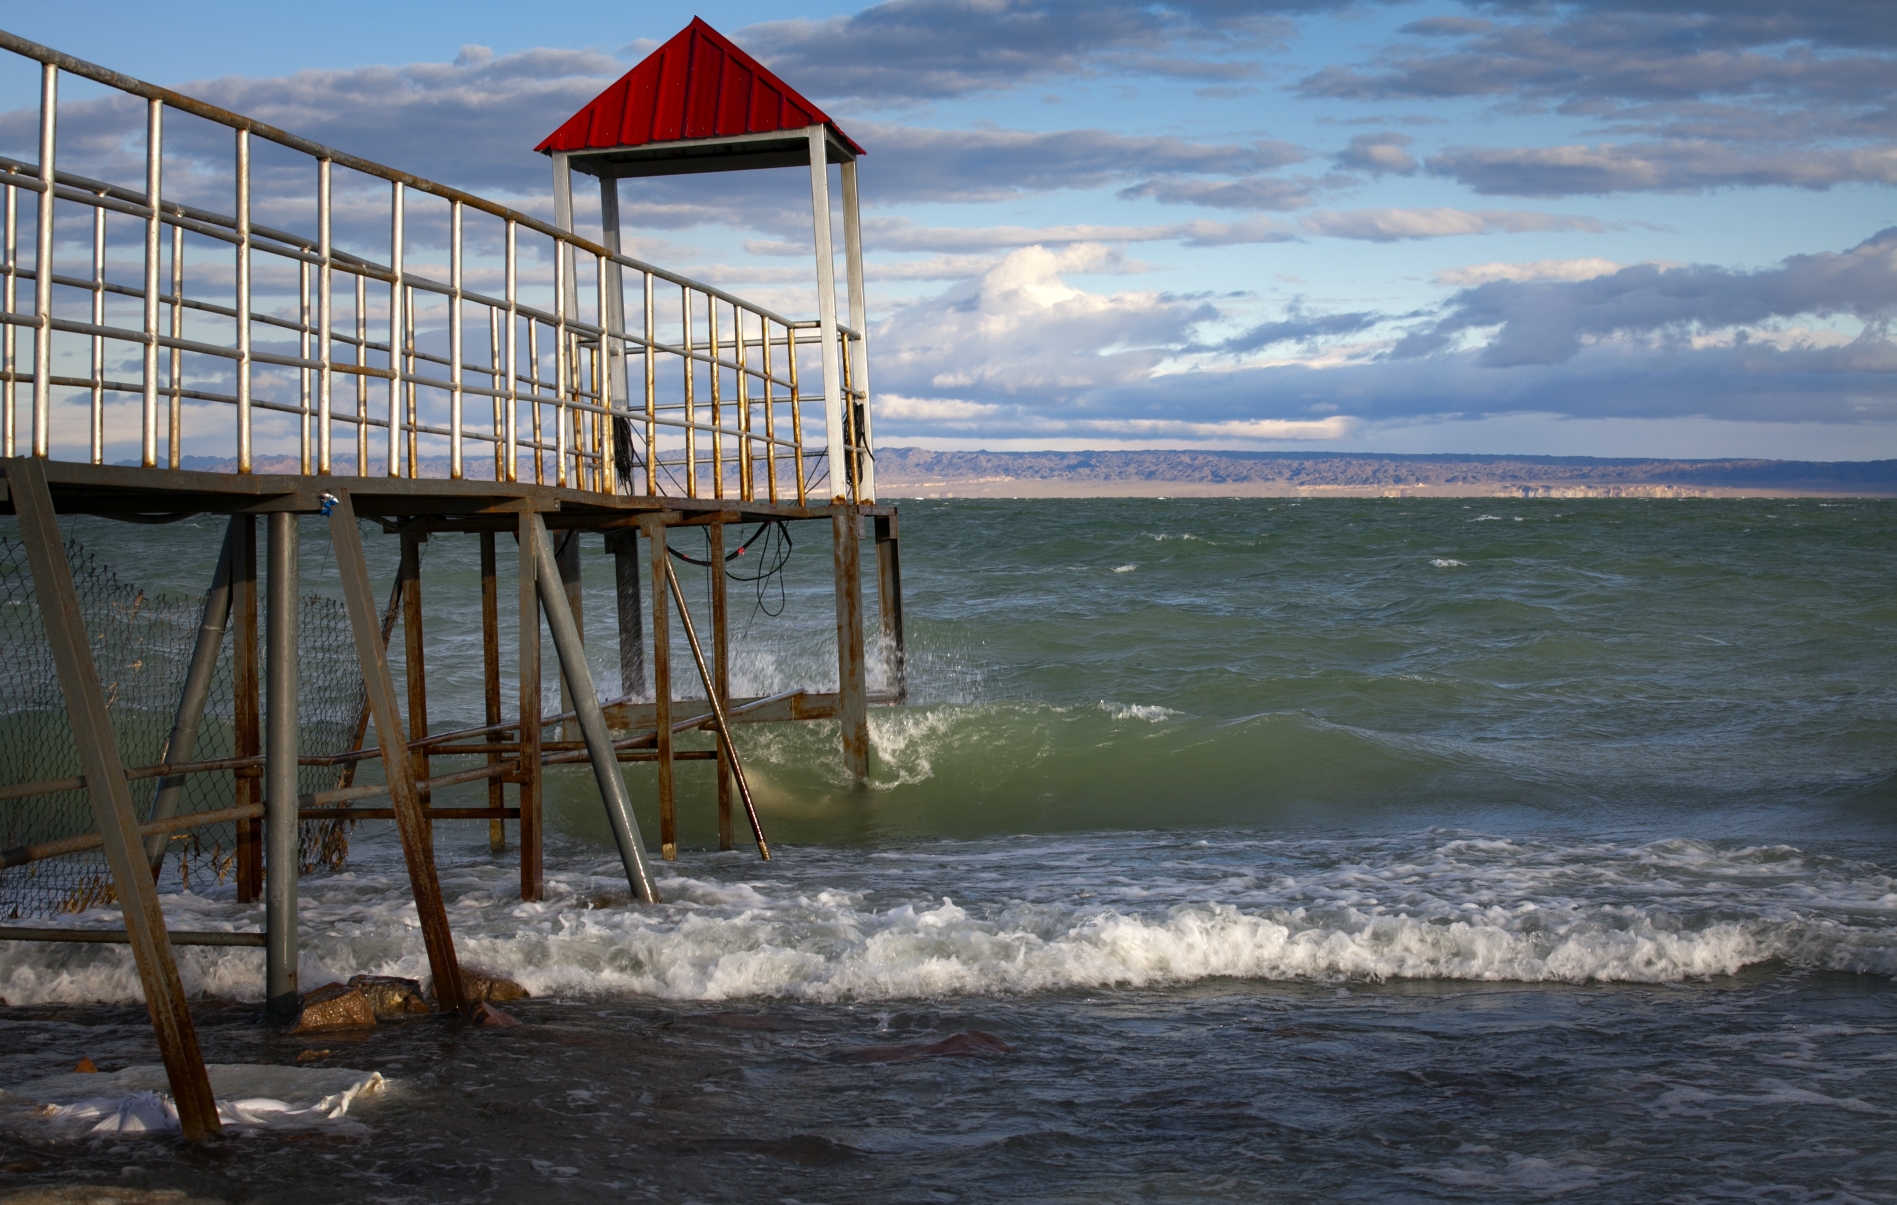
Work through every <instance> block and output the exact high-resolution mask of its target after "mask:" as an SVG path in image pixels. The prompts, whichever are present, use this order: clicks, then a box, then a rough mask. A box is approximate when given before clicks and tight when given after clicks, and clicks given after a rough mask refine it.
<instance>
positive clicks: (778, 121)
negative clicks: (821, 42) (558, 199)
mask: <svg viewBox="0 0 1897 1205" xmlns="http://www.w3.org/2000/svg"><path fill="white" fill-rule="evenodd" d="M813 125H827V126H829V127H830V128H831V129H832V130H834V131H835V132H836V135H837V137H839V138H841V139H842V140H843V141H844V142H846V143H848V144H849V147H850V149H851V151H853V152H854V153H856V154H858V155H860V154H863V148H862V147H860V146H858V145H857V144H856V142H855V141H854V140H853V139H851V138H850V136H849V135H848V134H845V133H844V132H843V130H842V129H841V128H840V127H839V126H838V125H837V123H836V122H834V121H832V120H830V118H829V116H828V115H827V114H825V113H824V111H823V110H822V109H819V108H818V107H817V106H815V105H813V104H811V103H810V102H809V101H808V100H806V99H804V97H802V96H800V95H799V94H798V93H797V91H796V90H795V89H793V88H792V87H791V86H790V85H788V84H786V83H785V82H784V81H783V80H780V79H778V78H777V77H776V76H775V75H772V74H771V72H770V71H769V70H768V69H767V68H766V67H765V66H764V65H763V64H762V63H760V62H758V61H757V60H756V59H754V58H752V57H751V56H750V55H748V54H746V53H745V52H744V51H742V50H740V49H739V48H738V46H737V44H736V43H735V42H733V41H731V39H729V38H727V37H725V36H724V35H723V34H721V33H719V32H718V31H717V30H715V29H713V28H712V27H711V26H709V25H707V24H705V22H704V21H703V20H701V19H699V18H698V17H693V18H692V23H691V24H690V25H687V26H686V27H685V28H684V29H681V30H679V31H678V33H677V34H676V35H674V36H673V38H672V40H671V41H669V42H667V43H666V44H665V45H663V46H661V47H659V48H658V49H657V50H655V51H653V52H652V53H651V54H649V55H647V56H646V57H645V59H644V61H642V62H641V63H640V64H639V65H638V66H637V67H634V68H633V69H632V70H631V71H628V72H626V74H624V75H623V76H620V77H619V79H618V80H617V81H615V82H614V83H613V84H612V85H611V86H610V87H608V88H607V89H606V90H605V91H604V92H601V93H600V94H599V95H598V96H595V97H594V98H593V99H592V100H590V101H588V102H587V103H586V105H585V106H584V107H583V108H581V109H580V111H579V112H577V113H575V114H574V115H573V116H571V117H569V118H567V120H566V122H565V123H564V124H562V125H561V126H560V128H559V129H557V130H555V131H554V132H553V133H551V134H549V135H547V137H546V138H545V139H543V140H542V141H541V143H540V145H539V146H537V147H535V148H534V149H535V150H536V151H539V152H541V153H542V154H552V153H554V152H555V151H566V152H574V151H596V150H608V149H610V148H613V147H637V146H645V145H646V144H648V143H654V142H687V141H692V140H695V139H704V138H728V137H731V136H733V135H742V134H769V133H774V132H776V131H780V130H785V131H788V130H801V129H804V128H805V127H807V126H813Z"/></svg>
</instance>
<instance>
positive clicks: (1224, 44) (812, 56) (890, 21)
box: [738, 0, 1350, 102]
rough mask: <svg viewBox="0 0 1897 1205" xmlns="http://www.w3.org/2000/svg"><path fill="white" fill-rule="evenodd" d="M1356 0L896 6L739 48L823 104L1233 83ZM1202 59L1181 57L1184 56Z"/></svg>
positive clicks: (914, 1) (797, 22)
mask: <svg viewBox="0 0 1897 1205" xmlns="http://www.w3.org/2000/svg"><path fill="white" fill-rule="evenodd" d="M1349 6H1350V0H1250V2H1246V0H1182V2H1180V3H1173V4H1166V5H1155V4H1146V3H1141V2H1138V0H887V2H886V3H882V4H876V5H872V6H871V7H869V8H866V9H864V10H863V11H861V12H859V13H855V14H853V15H850V16H839V17H829V18H823V19H809V18H797V19H793V20H786V21H767V22H764V23H761V24H757V25H752V26H750V27H748V28H746V29H744V30H742V31H741V32H740V33H739V35H738V40H739V41H740V42H741V43H743V44H744V46H745V47H746V48H748V49H750V50H751V51H752V52H753V53H755V54H756V55H758V57H759V58H761V59H763V60H764V61H765V62H766V63H767V64H769V66H770V67H771V69H772V70H773V71H775V72H777V73H778V74H779V75H782V76H783V77H784V78H785V79H787V80H790V81H793V82H794V83H796V85H797V86H798V87H799V88H802V89H804V90H805V91H808V92H809V93H810V94H811V95H812V96H816V97H826V98H828V97H856V98H865V99H871V100H879V101H899V102H900V101H905V100H925V99H939V98H949V97H958V96H966V95H969V94H971V93H978V92H988V91H996V90H1004V89H1009V88H1014V87H1018V86H1020V85H1022V84H1025V83H1028V82H1030V81H1033V80H1037V79H1044V78H1047V77H1072V76H1077V75H1085V74H1089V73H1094V72H1105V71H1111V72H1126V73H1135V74H1145V75H1170V76H1175V77H1179V78H1185V79H1202V80H1206V81H1208V82H1211V81H1220V82H1227V83H1229V82H1231V81H1232V80H1234V79H1244V78H1247V77H1249V76H1250V75H1252V74H1254V73H1255V68H1254V67H1253V66H1252V65H1251V63H1250V62H1249V61H1248V60H1247V59H1245V58H1243V57H1239V58H1236V59H1234V58H1233V57H1231V56H1234V55H1236V56H1246V55H1251V54H1256V53H1258V52H1259V51H1261V50H1263V49H1267V48H1269V47H1271V46H1273V45H1276V44H1279V43H1281V42H1282V40H1283V39H1284V38H1285V37H1286V36H1287V35H1288V34H1289V32H1290V28H1291V27H1290V26H1289V24H1288V23H1287V22H1286V20H1285V18H1286V17H1288V16H1292V15H1296V14H1301V13H1311V12H1322V11H1327V10H1338V9H1344V8H1347V7H1349ZM1182 49H1183V50H1187V51H1193V52H1196V53H1185V54H1182V53H1180V51H1181V50H1182Z"/></svg>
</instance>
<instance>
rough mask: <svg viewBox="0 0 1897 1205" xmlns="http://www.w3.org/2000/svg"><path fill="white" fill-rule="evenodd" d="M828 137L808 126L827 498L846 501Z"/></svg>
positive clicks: (817, 129) (821, 130)
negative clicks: (828, 464) (821, 368)
mask: <svg viewBox="0 0 1897 1205" xmlns="http://www.w3.org/2000/svg"><path fill="white" fill-rule="evenodd" d="M829 151H830V140H829V136H828V134H827V132H826V131H825V129H824V127H823V125H822V124H821V123H819V124H817V125H814V126H811V127H810V212H811V220H812V222H813V224H814V226H815V230H816V236H817V325H818V329H819V330H821V331H822V334H823V340H822V349H823V350H822V355H823V424H824V433H825V434H826V435H827V436H828V437H829V442H828V444H827V447H828V448H829V455H830V501H831V502H832V503H839V502H844V501H847V500H848V499H847V494H846V492H847V490H848V488H849V486H848V482H847V481H846V480H845V479H846V477H847V476H848V474H846V473H845V472H844V471H843V457H844V455H845V454H846V453H845V450H844V447H843V380H842V375H843V374H842V370H841V367H840V365H839V363H838V359H837V263H836V252H835V250H834V249H833V248H832V247H831V244H830V155H829Z"/></svg>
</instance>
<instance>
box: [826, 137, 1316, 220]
mask: <svg viewBox="0 0 1897 1205" xmlns="http://www.w3.org/2000/svg"><path fill="white" fill-rule="evenodd" d="M850 131H851V134H852V136H853V137H855V138H857V139H858V140H859V141H861V142H862V143H863V145H864V146H866V147H867V148H869V151H870V154H869V155H868V156H866V157H865V158H864V160H863V166H862V174H863V193H864V198H865V200H866V201H869V202H870V203H872V204H877V205H883V204H889V203H899V202H904V201H916V200H926V201H991V200H998V199H1004V198H1008V197H1014V196H1020V195H1022V194H1024V193H1030V192H1048V191H1053V190H1056V189H1066V188H1099V187H1101V186H1103V185H1107V184H1114V183H1119V182H1121V181H1124V180H1130V179H1140V178H1144V177H1155V176H1160V177H1165V176H1180V175H1213V176H1249V175H1252V174H1254V173H1258V172H1264V171H1270V170H1273V169H1275V168H1279V167H1283V166H1285V165H1286V164H1291V163H1297V162H1299V161H1300V160H1303V159H1306V158H1308V157H1309V152H1308V151H1305V150H1303V149H1302V148H1300V147H1296V146H1293V145H1291V144H1290V143H1287V142H1276V141H1270V140H1263V141H1258V142H1253V143H1250V144H1233V143H1223V144H1219V143H1203V142H1190V141H1187V140H1186V139H1183V138H1174V137H1168V136H1154V137H1139V136H1131V135H1125V134H1116V133H1113V132H1111V131H1108V130H1097V129H1081V130H1055V131H1052V132H1046V133H1035V132H1028V131H1024V130H994V129H987V130H937V129H927V128H922V127H917V126H900V125H888V124H877V123H873V122H868V123H856V122H852V123H851V125H850Z"/></svg>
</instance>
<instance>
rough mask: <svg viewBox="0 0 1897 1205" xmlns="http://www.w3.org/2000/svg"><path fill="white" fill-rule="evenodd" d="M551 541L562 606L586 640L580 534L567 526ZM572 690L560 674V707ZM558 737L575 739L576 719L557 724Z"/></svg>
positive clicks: (566, 706) (568, 707) (565, 707)
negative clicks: (565, 607) (562, 592)
mask: <svg viewBox="0 0 1897 1205" xmlns="http://www.w3.org/2000/svg"><path fill="white" fill-rule="evenodd" d="M549 538H550V539H552V541H553V548H554V557H553V559H554V562H555V563H556V564H557V565H558V566H559V569H560V585H561V586H562V587H564V588H565V590H566V605H567V607H568V608H569V609H570V610H571V611H572V612H573V624H574V626H575V627H577V628H579V630H580V643H581V644H582V645H584V644H585V643H586V608H585V606H584V605H583V600H582V599H581V596H580V533H579V531H578V530H577V529H569V530H567V531H563V532H561V533H560V534H559V535H558V536H549ZM574 695H575V691H574V689H573V686H572V684H571V683H569V682H568V681H567V676H566V672H565V671H564V670H562V671H561V673H560V710H561V711H562V712H567V711H572V710H573V699H574ZM560 739H561V740H563V741H577V740H579V739H580V728H579V723H578V721H575V720H568V721H567V722H566V723H564V724H562V725H560Z"/></svg>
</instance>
